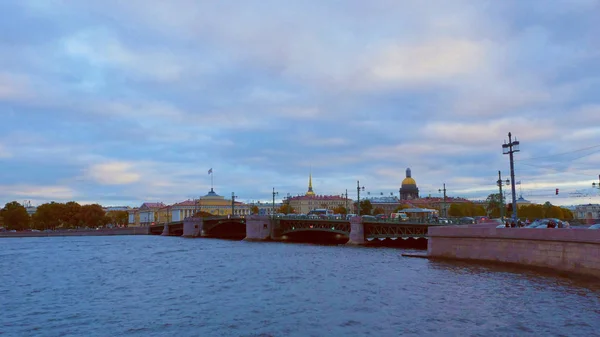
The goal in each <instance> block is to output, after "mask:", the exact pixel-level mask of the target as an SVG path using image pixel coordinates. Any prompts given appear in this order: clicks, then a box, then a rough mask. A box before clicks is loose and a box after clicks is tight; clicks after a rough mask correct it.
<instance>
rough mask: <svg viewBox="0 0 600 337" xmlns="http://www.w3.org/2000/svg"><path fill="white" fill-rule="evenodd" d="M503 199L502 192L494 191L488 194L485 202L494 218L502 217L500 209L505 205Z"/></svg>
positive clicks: (488, 211) (489, 213)
mask: <svg viewBox="0 0 600 337" xmlns="http://www.w3.org/2000/svg"><path fill="white" fill-rule="evenodd" d="M502 201H503V200H502V196H501V195H500V193H492V194H490V195H488V197H487V199H486V200H485V202H486V204H487V207H486V211H487V214H488V215H489V216H490V217H492V218H498V217H500V209H501V207H502V205H503V202H502Z"/></svg>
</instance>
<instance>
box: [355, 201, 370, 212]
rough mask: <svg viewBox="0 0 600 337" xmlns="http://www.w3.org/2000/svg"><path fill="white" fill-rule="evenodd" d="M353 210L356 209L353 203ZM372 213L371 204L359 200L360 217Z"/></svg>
mask: <svg viewBox="0 0 600 337" xmlns="http://www.w3.org/2000/svg"><path fill="white" fill-rule="evenodd" d="M354 208H355V209H356V203H354ZM372 211H373V204H371V201H370V200H361V201H360V215H371V214H372V213H371V212H372Z"/></svg>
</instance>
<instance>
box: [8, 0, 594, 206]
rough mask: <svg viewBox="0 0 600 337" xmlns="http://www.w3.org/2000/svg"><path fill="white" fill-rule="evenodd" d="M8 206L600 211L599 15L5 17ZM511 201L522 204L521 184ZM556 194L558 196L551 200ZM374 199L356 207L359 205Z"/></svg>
mask: <svg viewBox="0 0 600 337" xmlns="http://www.w3.org/2000/svg"><path fill="white" fill-rule="evenodd" d="M0 13H1V14H0V18H1V19H0V32H2V33H1V34H0V203H2V204H4V203H6V202H9V201H12V200H17V201H19V202H22V201H24V200H30V201H31V203H32V204H33V205H39V204H41V203H44V202H48V201H59V202H65V201H70V200H75V201H78V202H80V203H100V204H102V205H105V206H110V205H112V206H114V205H128V206H139V205H140V204H141V203H143V202H157V201H162V202H165V203H173V202H179V201H182V200H186V199H189V198H194V197H198V196H201V195H205V194H206V193H207V192H208V191H209V190H210V188H211V175H209V174H208V171H209V169H211V168H212V169H213V175H212V179H213V181H214V189H215V191H216V192H217V193H218V194H220V195H223V196H225V197H230V196H231V195H232V193H235V195H236V196H237V197H238V200H240V201H244V202H248V201H256V200H263V201H264V200H271V198H272V192H273V189H275V191H276V192H278V195H277V197H276V199H277V200H281V198H282V197H285V196H286V195H287V194H288V193H290V194H291V195H297V194H303V193H305V192H306V190H307V184H308V176H309V173H310V172H312V176H313V187H314V190H315V192H316V193H317V194H323V195H331V194H341V193H345V192H346V190H348V195H349V197H350V198H356V187H357V181H360V185H361V186H364V187H365V192H364V193H365V194H367V193H370V194H371V195H380V194H381V193H384V194H385V195H389V194H390V193H394V194H395V195H398V190H399V188H400V184H401V182H402V179H403V178H404V177H405V170H406V168H407V167H410V168H411V170H412V176H413V178H414V179H415V180H416V181H417V184H418V187H419V189H420V194H421V195H422V196H426V195H431V196H434V197H439V196H441V195H442V194H441V193H440V192H439V190H440V189H442V188H443V186H444V184H445V186H446V190H447V195H448V196H455V197H465V198H471V199H485V198H486V197H487V195H489V194H490V193H494V192H497V189H498V187H497V185H496V181H497V179H498V171H501V172H502V176H503V179H507V178H510V161H509V158H508V156H507V155H503V154H502V144H503V142H505V141H507V140H508V133H509V132H511V133H512V135H513V137H516V139H517V140H518V141H519V142H520V152H517V153H515V155H514V157H515V163H514V167H515V176H516V177H515V181H520V182H521V184H520V185H517V194H522V195H523V197H525V198H526V199H528V200H531V201H533V202H541V203H543V202H545V201H550V202H551V203H553V204H557V205H573V204H582V203H589V202H596V203H597V202H600V189H597V188H596V189H593V188H592V182H596V183H598V182H599V181H598V179H599V177H598V175H599V174H600V165H599V164H600V96H599V95H598V92H599V91H600V48H599V46H600V21H599V20H597V18H598V15H599V13H600V2H599V1H597V0H528V1H524V0H505V1H494V0H492V1H484V0H481V1H472V0H470V1H462V0H453V1H447V0H427V1H421V0H406V1H401V0H372V1H358V0H347V1H334V0H329V1H310V0H307V1H297V2H291V1H272V0H260V1H251V0H247V1H227V0H222V1H192V0H171V1H168V2H167V1H150V0H128V1H118V0H87V1H75V0H12V1H11V0H7V1H1V2H0ZM504 188H505V189H509V190H510V188H509V187H508V186H505V187H504ZM556 188H558V189H559V195H555V189H556ZM365 194H361V195H363V196H364V195H365Z"/></svg>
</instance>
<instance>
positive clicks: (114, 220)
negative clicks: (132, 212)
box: [106, 211, 129, 226]
mask: <svg viewBox="0 0 600 337" xmlns="http://www.w3.org/2000/svg"><path fill="white" fill-rule="evenodd" d="M106 217H107V218H108V219H107V221H106V222H107V223H110V224H112V225H115V226H127V223H128V222H129V213H127V211H110V212H108V213H106Z"/></svg>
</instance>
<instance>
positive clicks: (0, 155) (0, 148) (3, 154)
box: [0, 143, 12, 159]
mask: <svg viewBox="0 0 600 337" xmlns="http://www.w3.org/2000/svg"><path fill="white" fill-rule="evenodd" d="M10 157H12V153H10V152H9V151H8V149H6V148H5V147H4V145H2V144H1V143H0V159H6V158H10Z"/></svg>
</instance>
